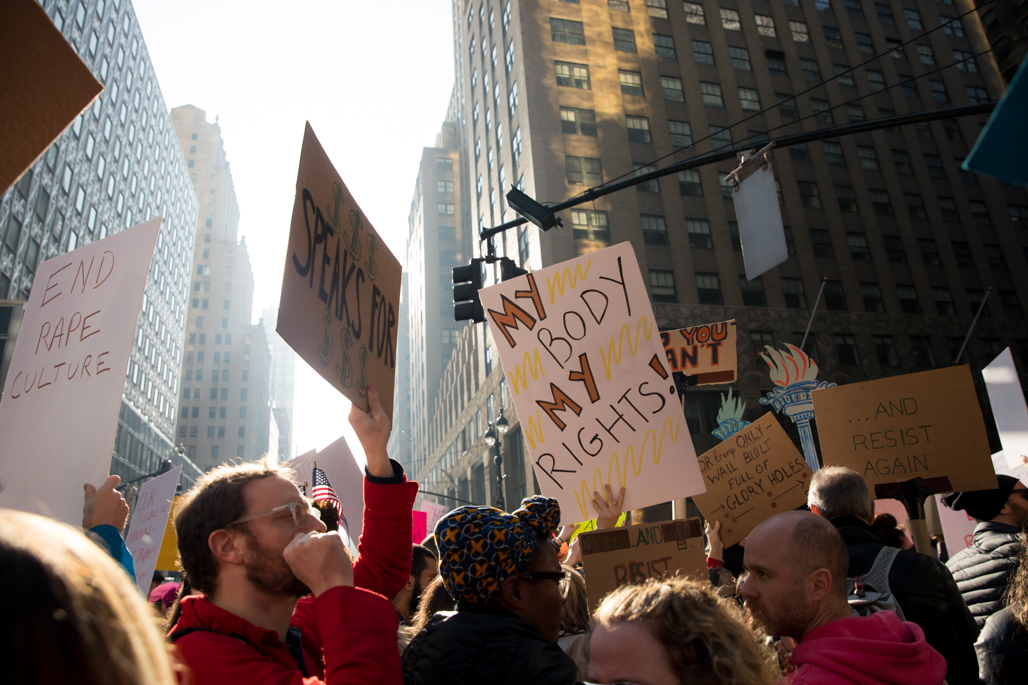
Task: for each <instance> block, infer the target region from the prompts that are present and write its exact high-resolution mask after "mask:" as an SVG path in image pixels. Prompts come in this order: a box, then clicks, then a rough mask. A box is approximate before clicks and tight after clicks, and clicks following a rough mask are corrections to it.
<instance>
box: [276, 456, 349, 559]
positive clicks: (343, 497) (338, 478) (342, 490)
mask: <svg viewBox="0 0 1028 685" xmlns="http://www.w3.org/2000/svg"><path fill="white" fill-rule="evenodd" d="M314 462H318V468H319V469H321V470H322V471H324V472H325V475H326V476H328V481H329V482H330V483H331V484H332V489H333V490H335V493H336V497H338V498H339V503H340V504H341V505H342V507H343V522H342V523H340V525H339V530H340V531H342V532H344V533H346V534H347V536H348V537H349V539H350V541H351V542H352V543H353V544H355V545H356V544H357V541H358V540H360V536H361V531H362V530H363V528H364V473H363V471H362V469H361V467H360V466H359V465H358V464H357V460H356V459H354V458H353V452H351V451H350V446H349V445H348V444H347V443H346V438H345V437H342V438H339V439H338V440H336V441H335V442H333V443H332V444H331V445H329V446H328V447H326V448H325V449H323V450H321V451H320V452H318V451H317V450H311V451H310V452H307V453H305V454H303V455H302V456H299V457H297V458H295V459H293V460H292V461H287V462H286V463H285V464H283V466H288V467H289V468H291V469H293V470H294V471H296V476H297V484H298V485H302V484H303V482H304V481H307V498H308V499H310V496H311V487H313V484H314V478H313V477H312V476H311V473H312V471H313V468H314Z"/></svg>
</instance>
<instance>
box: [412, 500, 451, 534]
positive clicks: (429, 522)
mask: <svg viewBox="0 0 1028 685" xmlns="http://www.w3.org/2000/svg"><path fill="white" fill-rule="evenodd" d="M419 509H421V511H423V512H425V514H426V518H425V530H426V532H425V535H426V536H427V535H428V534H430V533H432V534H434V533H435V524H436V523H438V522H439V519H441V518H442V517H444V516H446V515H447V514H448V513H450V508H449V507H447V506H444V505H442V504H436V503H435V502H428V501H425V500H422V501H421V506H420V507H419ZM421 539H422V540H424V539H425V538H424V537H422V538H421ZM420 541H421V540H419V541H418V542H420Z"/></svg>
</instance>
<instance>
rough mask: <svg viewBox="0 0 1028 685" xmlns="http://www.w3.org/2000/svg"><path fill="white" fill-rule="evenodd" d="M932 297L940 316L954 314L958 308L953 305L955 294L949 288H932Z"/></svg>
mask: <svg viewBox="0 0 1028 685" xmlns="http://www.w3.org/2000/svg"><path fill="white" fill-rule="evenodd" d="M932 299H933V300H935V308H936V310H938V312H939V316H953V315H954V314H956V313H957V310H956V309H954V307H953V296H952V295H950V292H949V288H932Z"/></svg>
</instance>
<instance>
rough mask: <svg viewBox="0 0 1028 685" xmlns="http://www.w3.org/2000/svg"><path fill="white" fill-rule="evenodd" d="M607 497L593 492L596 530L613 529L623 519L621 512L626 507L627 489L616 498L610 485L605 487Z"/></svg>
mask: <svg viewBox="0 0 1028 685" xmlns="http://www.w3.org/2000/svg"><path fill="white" fill-rule="evenodd" d="M603 489H604V491H605V496H604V495H603V494H600V493H599V492H596V491H593V508H594V509H595V510H596V529H597V530H601V529H603V528H613V527H614V526H616V525H617V522H618V519H619V518H620V517H621V511H622V509H623V508H624V506H625V489H624V488H621V492H620V493H618V496H617V497H614V491H613V490H612V489H611V487H610V483H608V484H607V485H605V486H603Z"/></svg>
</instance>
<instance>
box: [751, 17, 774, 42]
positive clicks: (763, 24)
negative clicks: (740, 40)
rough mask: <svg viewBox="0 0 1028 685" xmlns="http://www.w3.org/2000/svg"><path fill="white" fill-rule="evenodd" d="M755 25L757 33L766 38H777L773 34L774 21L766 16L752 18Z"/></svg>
mask: <svg viewBox="0 0 1028 685" xmlns="http://www.w3.org/2000/svg"><path fill="white" fill-rule="evenodd" d="M753 18H754V19H755V20H756V23H757V33H758V34H760V35H761V36H767V37H768V38H777V37H778V35H777V34H776V33H775V20H774V19H773V18H772V17H769V16H767V15H766V14H756V15H754V17H753Z"/></svg>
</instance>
